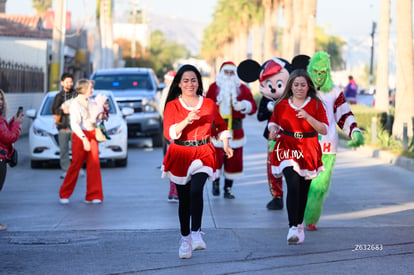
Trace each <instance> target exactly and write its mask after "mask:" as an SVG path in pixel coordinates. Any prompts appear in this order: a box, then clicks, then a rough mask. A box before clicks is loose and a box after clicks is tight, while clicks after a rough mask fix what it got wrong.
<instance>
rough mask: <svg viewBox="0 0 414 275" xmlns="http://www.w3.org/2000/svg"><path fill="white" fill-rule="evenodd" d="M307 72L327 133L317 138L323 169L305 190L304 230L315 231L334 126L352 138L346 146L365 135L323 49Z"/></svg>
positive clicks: (331, 159)
mask: <svg viewBox="0 0 414 275" xmlns="http://www.w3.org/2000/svg"><path fill="white" fill-rule="evenodd" d="M308 73H309V74H310V76H311V78H312V81H313V82H314V84H315V86H316V88H317V90H318V96H319V98H320V99H321V100H322V102H323V103H324V106H325V109H326V114H327V117H328V122H329V129H328V133H327V134H326V135H324V136H320V137H319V143H320V145H321V148H322V163H323V165H324V166H325V169H326V170H325V171H324V172H322V173H320V174H319V175H318V176H317V177H316V178H314V179H313V180H312V183H311V185H310V189H309V193H308V202H307V205H306V210H305V217H304V221H305V224H306V228H307V230H316V229H317V228H316V223H317V222H318V221H319V218H320V216H321V213H322V206H323V203H324V201H325V198H326V196H327V194H328V191H329V186H330V183H331V176H332V172H333V167H334V164H335V160H336V153H337V148H338V130H337V126H338V127H339V128H340V129H341V130H342V131H343V132H344V133H345V134H346V135H347V136H349V138H351V140H350V141H348V146H351V147H358V146H360V145H363V144H364V137H363V136H362V133H361V130H360V129H359V128H358V125H357V123H356V121H355V118H354V115H353V113H352V111H351V108H350V107H349V105H348V104H347V102H346V100H345V96H344V94H343V93H342V92H341V90H340V89H339V87H335V86H334V85H333V82H332V79H331V65H330V61H329V55H328V54H327V53H326V52H317V53H315V54H314V56H313V57H312V58H311V59H310V61H309V65H308Z"/></svg>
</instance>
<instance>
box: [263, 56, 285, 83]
mask: <svg viewBox="0 0 414 275" xmlns="http://www.w3.org/2000/svg"><path fill="white" fill-rule="evenodd" d="M284 67H285V62H283V61H282V60H280V59H278V58H271V59H269V60H268V61H266V63H265V64H264V65H263V67H262V71H261V72H260V78H259V81H260V82H262V81H263V80H264V79H266V78H268V77H270V76H272V75H275V74H278V73H279V72H280V71H281V70H282V69H283V68H284Z"/></svg>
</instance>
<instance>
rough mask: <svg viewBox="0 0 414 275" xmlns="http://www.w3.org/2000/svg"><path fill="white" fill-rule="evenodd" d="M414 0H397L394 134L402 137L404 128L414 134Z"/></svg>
mask: <svg viewBox="0 0 414 275" xmlns="http://www.w3.org/2000/svg"><path fill="white" fill-rule="evenodd" d="M412 5H413V3H412V0H397V2H396V14H398V17H397V18H396V19H397V20H396V21H397V24H396V29H397V73H396V75H397V82H396V83H397V84H396V99H395V119H394V125H393V134H394V135H395V136H396V137H398V138H401V137H402V136H403V128H404V126H406V127H407V128H408V136H412V130H411V129H413V125H412V117H414V78H413V76H414V69H413V25H412V8H413V7H412Z"/></svg>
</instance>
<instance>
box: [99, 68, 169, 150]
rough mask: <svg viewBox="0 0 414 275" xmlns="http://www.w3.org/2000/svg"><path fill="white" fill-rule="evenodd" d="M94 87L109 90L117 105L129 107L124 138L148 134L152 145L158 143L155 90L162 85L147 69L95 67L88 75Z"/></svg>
mask: <svg viewBox="0 0 414 275" xmlns="http://www.w3.org/2000/svg"><path fill="white" fill-rule="evenodd" d="M91 79H92V80H94V81H95V86H94V87H95V90H99V89H104V90H110V91H112V93H113V94H114V96H115V99H116V101H117V102H118V104H119V106H120V107H121V108H122V107H131V108H133V109H134V114H133V115H131V116H128V117H127V124H128V139H134V138H140V137H151V138H152V145H153V147H160V146H162V140H163V132H162V118H161V115H160V112H159V109H158V101H159V100H158V98H159V97H158V96H157V92H159V91H162V88H163V86H162V85H161V84H160V83H159V82H158V79H157V77H156V75H155V73H154V71H153V70H152V69H150V68H115V69H103V70H97V71H95V72H94V73H93V74H92V75H91Z"/></svg>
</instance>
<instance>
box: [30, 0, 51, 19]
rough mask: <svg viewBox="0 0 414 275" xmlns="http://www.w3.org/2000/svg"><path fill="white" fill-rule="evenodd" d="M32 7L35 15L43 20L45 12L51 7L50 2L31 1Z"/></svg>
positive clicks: (42, 0) (46, 0) (45, 0)
mask: <svg viewBox="0 0 414 275" xmlns="http://www.w3.org/2000/svg"><path fill="white" fill-rule="evenodd" d="M32 7H33V8H34V9H35V10H36V14H37V15H39V16H40V17H41V18H42V19H44V18H45V14H46V11H47V10H48V9H50V8H51V7H52V0H33V1H32Z"/></svg>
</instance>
